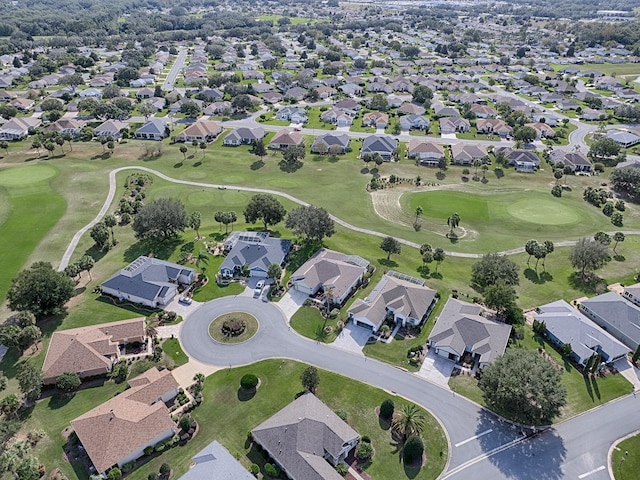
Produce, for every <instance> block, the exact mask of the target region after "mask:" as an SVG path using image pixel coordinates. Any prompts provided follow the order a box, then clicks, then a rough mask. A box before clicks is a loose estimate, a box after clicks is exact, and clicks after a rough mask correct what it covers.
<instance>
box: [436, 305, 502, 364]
mask: <svg viewBox="0 0 640 480" xmlns="http://www.w3.org/2000/svg"><path fill="white" fill-rule="evenodd" d="M481 314H482V307H480V305H477V304H474V303H467V302H463V301H461V300H458V299H455V298H450V299H449V300H447V304H446V305H445V306H444V308H443V309H442V312H441V313H440V316H439V317H438V319H437V320H436V324H435V326H434V327H433V330H431V334H430V335H429V347H430V348H433V349H434V351H435V353H437V354H438V355H440V356H442V357H446V358H449V359H451V360H455V361H456V362H457V361H460V360H461V359H462V357H463V356H464V355H465V354H467V353H468V354H470V355H471V356H472V358H473V361H474V363H475V364H476V365H477V366H478V368H480V369H482V368H484V367H486V366H487V365H489V364H490V363H491V362H493V361H494V360H495V359H496V358H498V357H499V356H500V355H502V354H503V353H504V351H505V349H506V348H507V342H508V341H509V335H511V326H510V325H507V324H504V323H499V322H495V321H493V320H489V319H488V318H485V317H483V316H482V315H481Z"/></svg>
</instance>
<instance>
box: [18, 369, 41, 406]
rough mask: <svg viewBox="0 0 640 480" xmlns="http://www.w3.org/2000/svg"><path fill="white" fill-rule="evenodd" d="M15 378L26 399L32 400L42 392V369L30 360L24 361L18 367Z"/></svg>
mask: <svg viewBox="0 0 640 480" xmlns="http://www.w3.org/2000/svg"><path fill="white" fill-rule="evenodd" d="M16 378H17V379H18V384H19V385H20V391H21V392H22V395H24V398H25V400H26V401H28V402H34V401H36V400H37V399H38V398H40V392H42V370H40V369H39V368H38V367H36V366H35V365H33V364H32V363H30V362H25V363H22V364H21V365H20V367H18V375H17V376H16Z"/></svg>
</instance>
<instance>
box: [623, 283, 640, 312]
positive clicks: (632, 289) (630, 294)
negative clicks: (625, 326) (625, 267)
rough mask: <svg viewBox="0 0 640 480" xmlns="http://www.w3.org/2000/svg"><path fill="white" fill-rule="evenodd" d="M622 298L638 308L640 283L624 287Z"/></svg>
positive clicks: (639, 303)
mask: <svg viewBox="0 0 640 480" xmlns="http://www.w3.org/2000/svg"><path fill="white" fill-rule="evenodd" d="M622 296H623V297H624V298H626V299H627V300H629V301H630V302H633V303H635V304H636V305H638V306H639V307H640V283H636V284H634V285H629V286H628V287H624V290H623V293H622Z"/></svg>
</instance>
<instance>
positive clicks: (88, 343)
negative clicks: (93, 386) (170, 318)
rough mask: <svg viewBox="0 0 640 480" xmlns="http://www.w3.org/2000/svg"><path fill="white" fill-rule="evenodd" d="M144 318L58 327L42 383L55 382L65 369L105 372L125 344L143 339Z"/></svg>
mask: <svg viewBox="0 0 640 480" xmlns="http://www.w3.org/2000/svg"><path fill="white" fill-rule="evenodd" d="M145 331H146V328H145V322H144V318H134V319H131V320H122V321H119V322H112V323H103V324H101V325H91V326H88V327H80V328H72V329H69V330H58V331H57V332H54V333H53V335H52V336H51V341H50V342H49V348H48V349H47V354H46V356H45V358H44V364H43V366H42V377H43V383H44V384H45V385H52V384H54V383H56V380H57V378H58V377H59V376H60V375H62V374H63V373H66V372H73V373H77V374H78V375H79V376H80V378H87V377H93V376H96V375H106V374H107V373H109V372H110V371H111V367H112V366H113V363H114V362H116V361H117V359H118V358H119V357H120V354H121V348H122V347H123V346H124V345H126V344H128V343H135V342H143V341H144V339H145Z"/></svg>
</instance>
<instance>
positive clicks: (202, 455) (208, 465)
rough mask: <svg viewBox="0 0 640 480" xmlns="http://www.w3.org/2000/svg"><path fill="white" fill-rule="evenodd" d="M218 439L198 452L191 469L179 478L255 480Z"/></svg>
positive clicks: (192, 479)
mask: <svg viewBox="0 0 640 480" xmlns="http://www.w3.org/2000/svg"><path fill="white" fill-rule="evenodd" d="M255 478H256V477H254V476H253V475H252V474H251V473H250V472H249V471H248V470H247V469H246V468H244V467H243V466H242V464H241V463H240V462H238V460H236V459H235V457H234V456H233V455H231V454H230V453H229V451H228V450H227V449H226V448H224V447H223V446H222V445H220V443H218V441H217V440H214V441H213V442H211V443H210V444H209V445H207V446H206V447H204V448H203V449H202V450H200V451H199V452H198V453H196V454H195V455H194V456H193V458H192V459H191V464H190V465H189V470H188V471H187V473H185V474H184V475H182V476H181V477H180V478H179V479H178V480H255Z"/></svg>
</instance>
